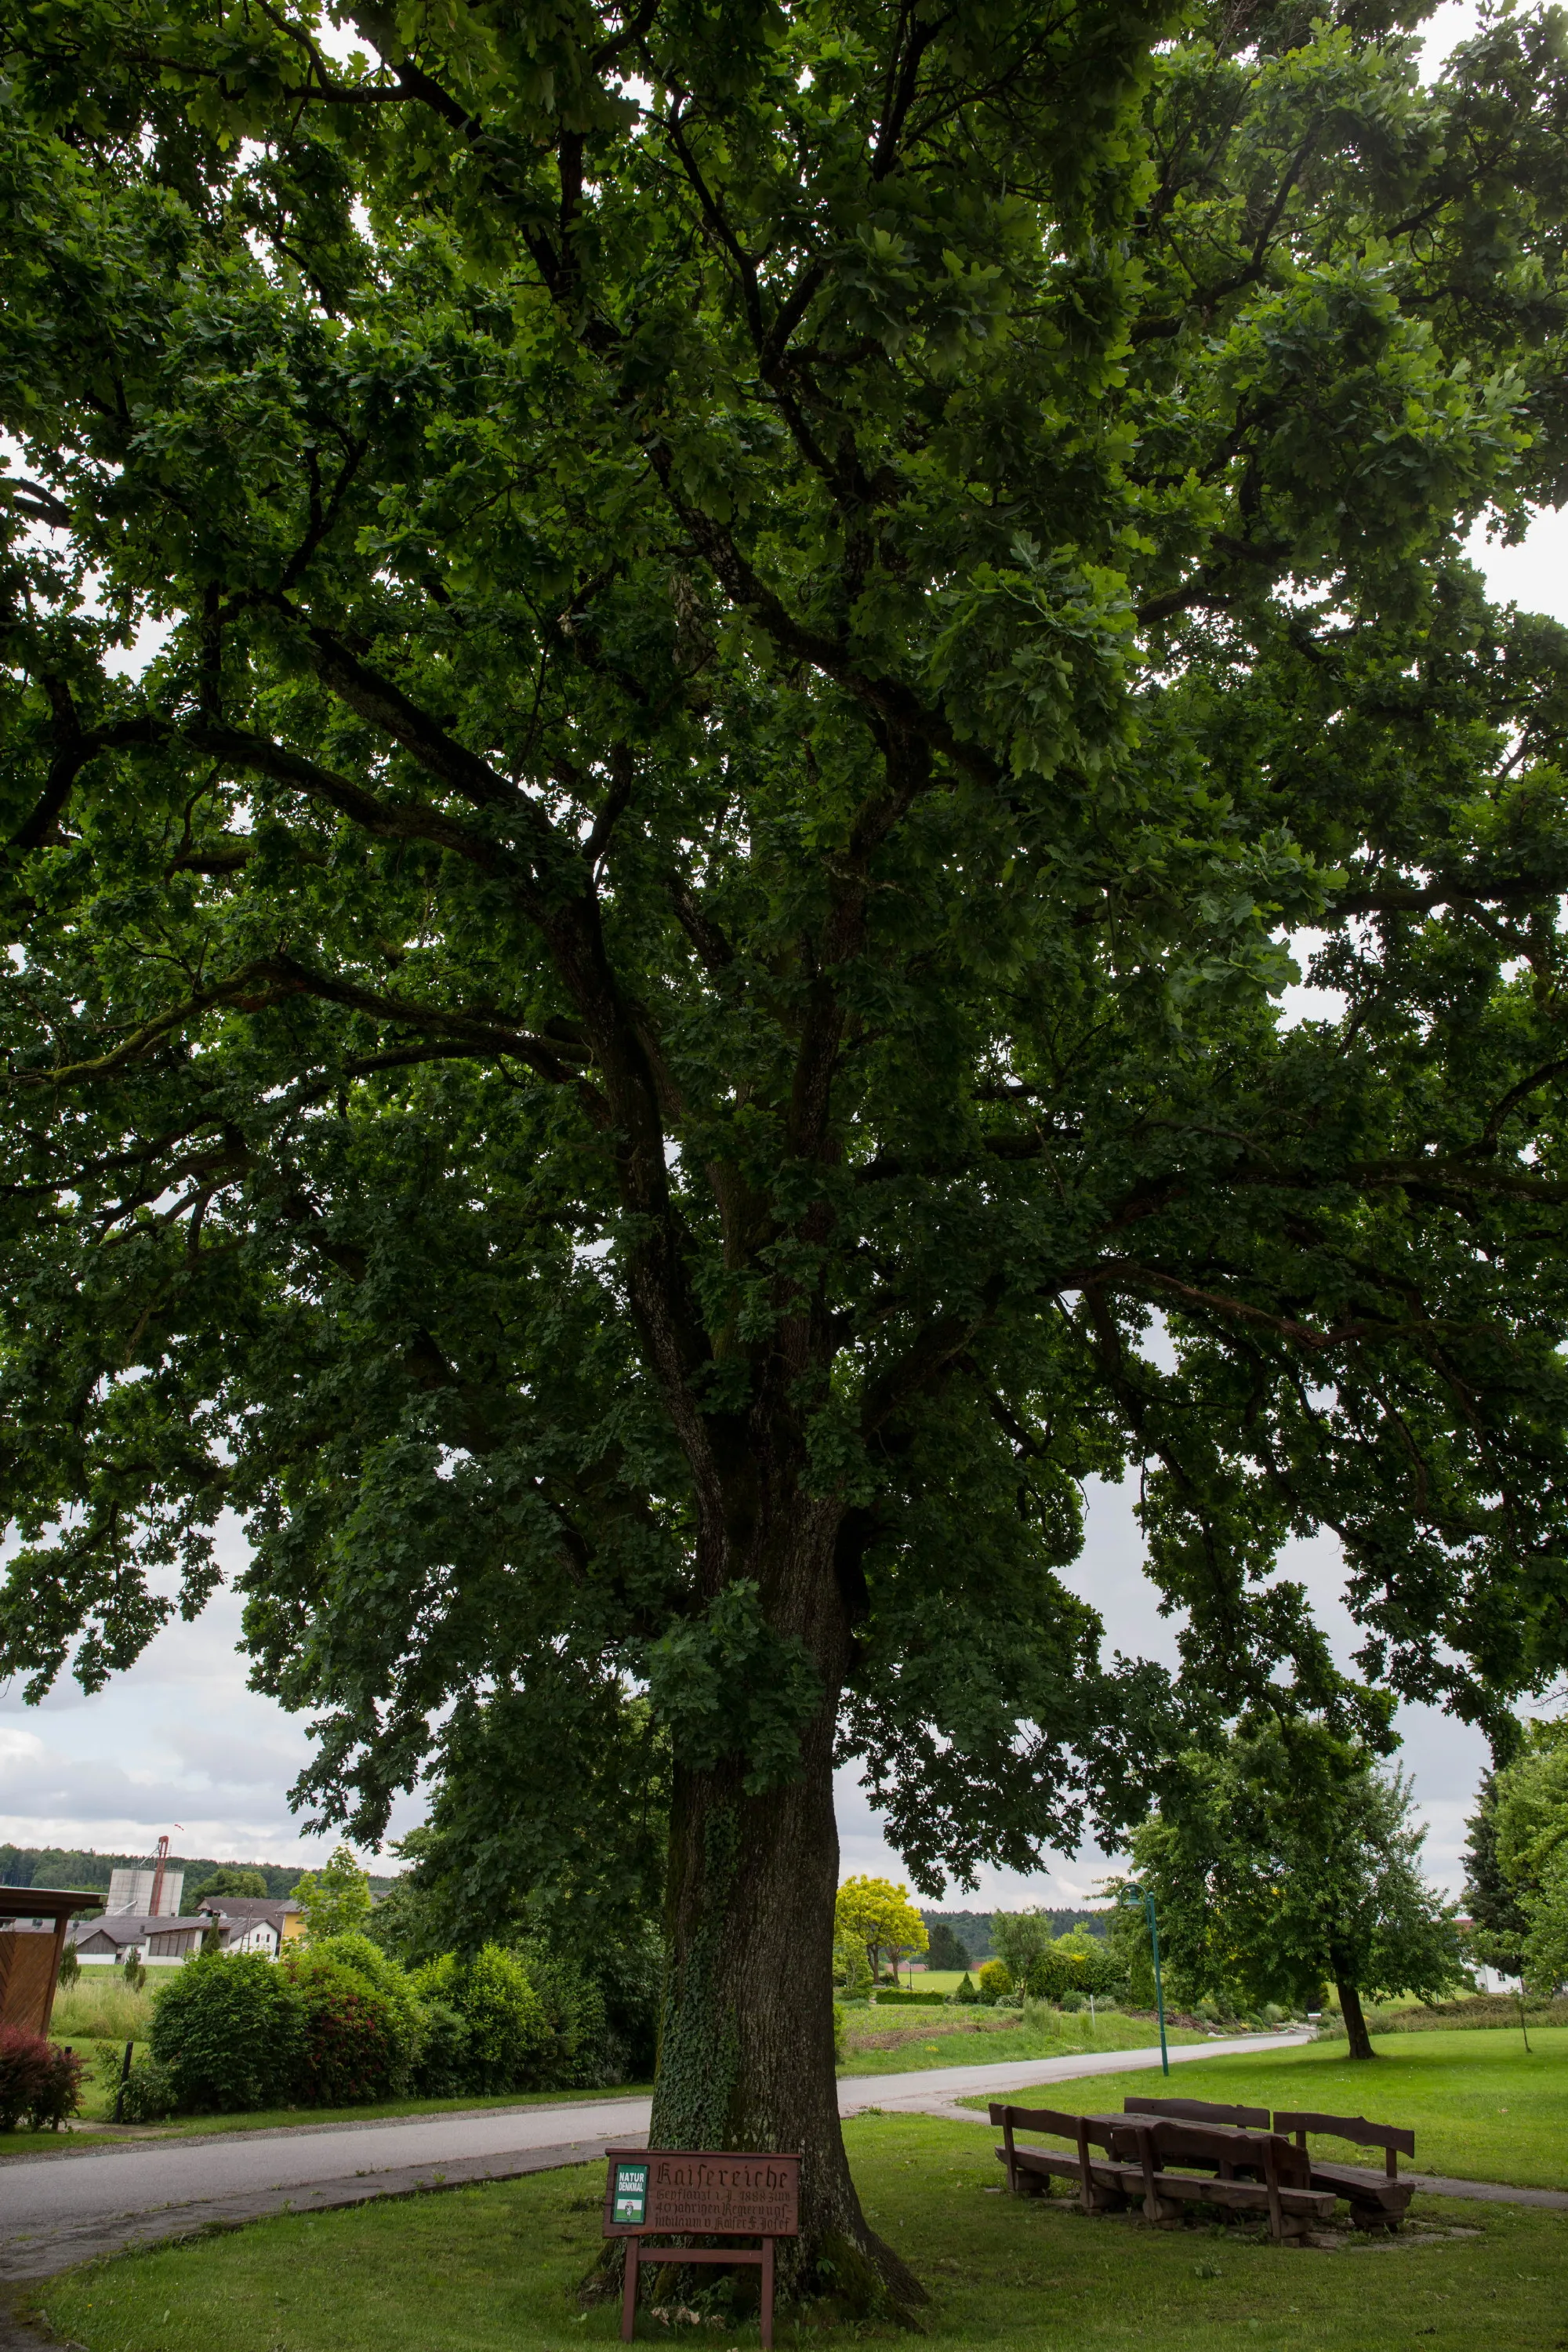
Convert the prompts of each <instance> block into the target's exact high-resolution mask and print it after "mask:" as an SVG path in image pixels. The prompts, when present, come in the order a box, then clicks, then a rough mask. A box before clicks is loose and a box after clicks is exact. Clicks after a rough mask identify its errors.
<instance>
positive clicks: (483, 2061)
mask: <svg viewBox="0 0 1568 2352" xmlns="http://www.w3.org/2000/svg"><path fill="white" fill-rule="evenodd" d="M414 1988H415V1990H416V1992H417V1993H418V1994H419V1995H420V1997H421V1998H422V1999H424V2000H430V1999H432V1998H434V1999H435V2000H440V2001H445V2002H446V2003H447V2005H448V2007H450V2008H452V2009H455V2010H456V2011H458V2015H459V2016H460V2017H461V2018H462V2020H463V2022H464V2024H465V2025H466V2027H467V2028H468V2056H467V2074H468V2081H467V2083H466V2084H465V2086H464V2087H465V2088H466V2089H468V2090H471V2091H479V2092H498V2091H521V2090H533V2089H535V2088H537V2087H538V2077H539V2074H540V2071H541V2068H542V2065H543V2063H544V2060H545V2057H546V2053H547V2052H548V2050H549V2047H550V2041H551V2032H550V2024H549V2021H548V2019H547V2018H546V2016H545V2013H544V2004H543V2003H542V2000H540V1998H539V1995H538V1994H537V1993H536V1992H535V1991H534V1990H533V1987H532V1985H531V1982H530V1981H529V1975H528V1970H527V1969H525V1968H524V1966H523V1964H522V1962H521V1960H520V1959H519V1958H517V1955H516V1954H515V1953H514V1952H508V1951H504V1950H503V1949H502V1948H501V1947H500V1945H499V1944H485V1945H483V1946H482V1947H481V1948H480V1949H479V1951H477V1952H472V1953H465V1954H463V1955H461V1956H459V1955H458V1953H456V1952H443V1953H442V1955H441V1957H440V1958H439V1959H437V1960H427V1961H426V1964H425V1966H424V1967H423V1968H422V1969H418V1970H417V1971H416V1975H415V1978H414Z"/></svg>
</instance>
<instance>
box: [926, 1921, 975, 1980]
mask: <svg viewBox="0 0 1568 2352" xmlns="http://www.w3.org/2000/svg"><path fill="white" fill-rule="evenodd" d="M926 1934H927V1936H928V1937H929V1938H930V1940H929V1942H928V1943H927V1945H926V1966H927V1968H928V1969H967V1968H968V1966H969V1963H970V1959H971V1957H972V1955H971V1953H970V1949H969V1947H968V1945H967V1944H964V1943H961V1942H960V1940H959V1937H958V1936H957V1933H956V1932H955V1930H954V1929H953V1927H952V1925H951V1923H950V1922H949V1921H948V1920H946V1919H929V1920H928V1921H927V1922H926Z"/></svg>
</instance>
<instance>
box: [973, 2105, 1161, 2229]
mask: <svg viewBox="0 0 1568 2352" xmlns="http://www.w3.org/2000/svg"><path fill="white" fill-rule="evenodd" d="M990 2114H991V2121H992V2123H993V2124H994V2125H996V2126H999V2127H1000V2130H1001V2133H1002V2146H1001V2147H999V2148H998V2149H997V2151H996V2154H997V2157H998V2158H999V2159H1000V2160H1001V2162H1002V2163H1003V2164H1005V2166H1006V2168H1007V2186H1008V2188H1009V2189H1011V2190H1012V2192H1013V2194H1014V2196H1015V2197H1040V2196H1044V2195H1047V2194H1048V2193H1049V2189H1050V2184H1051V2181H1052V2180H1053V2179H1058V2180H1071V2181H1075V2182H1076V2183H1077V2185H1078V2191H1079V2202H1080V2203H1081V2205H1082V2207H1083V2210H1084V2211H1085V2212H1086V2213H1114V2212H1119V2211H1120V2210H1121V2209H1122V2208H1123V2207H1124V2206H1125V2205H1126V2203H1127V2201H1128V2199H1129V2197H1130V2196H1131V2195H1133V2194H1135V2193H1139V2194H1141V2193H1142V2189H1143V2168H1142V2165H1141V2164H1123V2163H1118V2162H1117V2161H1116V2159H1115V2158H1114V2157H1113V2156H1112V2155H1111V2153H1110V2150H1111V2128H1112V2126H1110V2124H1109V2123H1108V2122H1106V2121H1105V2119H1104V2118H1103V2117H1102V2116H1068V2115H1062V2114H1059V2113H1058V2110H1057V2109H1056V2108H1055V2107H1006V2106H1000V2105H997V2103H996V2102H995V2101H994V2100H993V2101H992V2103H991V2109H990ZM1018 2131H1031V2132H1045V2133H1047V2134H1048V2135H1049V2136H1050V2137H1052V2138H1056V2139H1070V2140H1071V2141H1072V2142H1073V2153H1072V2155H1071V2156H1064V2155H1062V2154H1061V2153H1060V2152H1059V2151H1058V2150H1057V2149H1056V2148H1050V2147H1019V2146H1018V2145H1017V2142H1016V2139H1015V2138H1014V2134H1015V2132H1018ZM1091 2147H1098V2148H1100V2149H1102V2150H1104V2152H1105V2153H1104V2157H1103V2159H1102V2160H1097V2159H1096V2158H1094V2157H1092V2156H1091V2155H1090V2154H1089V2150H1090V2148H1091Z"/></svg>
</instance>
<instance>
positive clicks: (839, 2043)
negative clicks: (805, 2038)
mask: <svg viewBox="0 0 1568 2352" xmlns="http://www.w3.org/2000/svg"><path fill="white" fill-rule="evenodd" d="M844 2054H845V2048H844V2011H843V2010H842V2009H841V2008H840V2007H839V2005H838V2003H837V2001H835V2002H834V2004H833V2063H834V2064H835V2065H836V2066H842V2065H843V2063H844Z"/></svg>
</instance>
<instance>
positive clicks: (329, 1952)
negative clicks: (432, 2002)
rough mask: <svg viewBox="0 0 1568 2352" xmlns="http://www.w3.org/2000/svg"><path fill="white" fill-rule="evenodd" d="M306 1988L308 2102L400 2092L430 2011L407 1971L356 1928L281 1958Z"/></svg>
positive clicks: (345, 2102) (303, 2090) (303, 2082)
mask: <svg viewBox="0 0 1568 2352" xmlns="http://www.w3.org/2000/svg"><path fill="white" fill-rule="evenodd" d="M281 1965H282V1967H283V1968H284V1969H286V1970H287V1971H288V1973H289V1976H290V1977H291V1978H292V1979H293V1980H294V1982H295V1983H296V1984H297V1985H298V1986H299V1987H300V1991H301V1992H302V1994H303V1995H304V1999H305V2006H306V2012H307V2015H306V2030H305V2053H304V2058H303V2062H302V2072H301V2074H300V2097H301V2099H303V2100H304V2102H305V2103H306V2105H310V2106H352V2105H358V2104H360V2103H361V2102H363V2100H366V2099H387V2098H396V2097H398V2096H400V2095H402V2094H403V2093H404V2092H405V2091H406V2090H407V2089H408V2087H409V2085H410V2084H411V2083H412V2081H413V2079H414V2074H415V2069H416V2066H417V2065H418V2063H419V2058H420V2054H421V2053H422V2051H423V2049H424V2046H425V2034H426V2023H425V2012H424V2010H423V2007H422V2005H421V2003H420V2000H419V1996H418V1994H417V1993H416V1991H415V1990H414V1986H413V1983H412V1981H411V1980H410V1979H409V1977H408V1975H407V1973H406V1971H405V1969H400V1968H399V1967H398V1965H397V1963H396V1961H395V1960H392V1959H389V1958H387V1956H386V1954H385V1953H384V1951H383V1950H382V1949H381V1948H380V1946H379V1945H376V1944H373V1943H372V1942H371V1940H370V1937H368V1936H362V1935H360V1934H359V1933H358V1932H357V1931H356V1930H353V1929H350V1930H348V1931H347V1932H345V1933H344V1934H342V1935H339V1936H325V1937H319V1938H316V1939H313V1940H312V1941H311V1943H310V1946H309V1947H308V1948H306V1949H305V1950H304V1951H299V1952H291V1953H289V1954H288V1955H287V1957H286V1958H284V1960H283V1961H282V1963H281Z"/></svg>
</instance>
